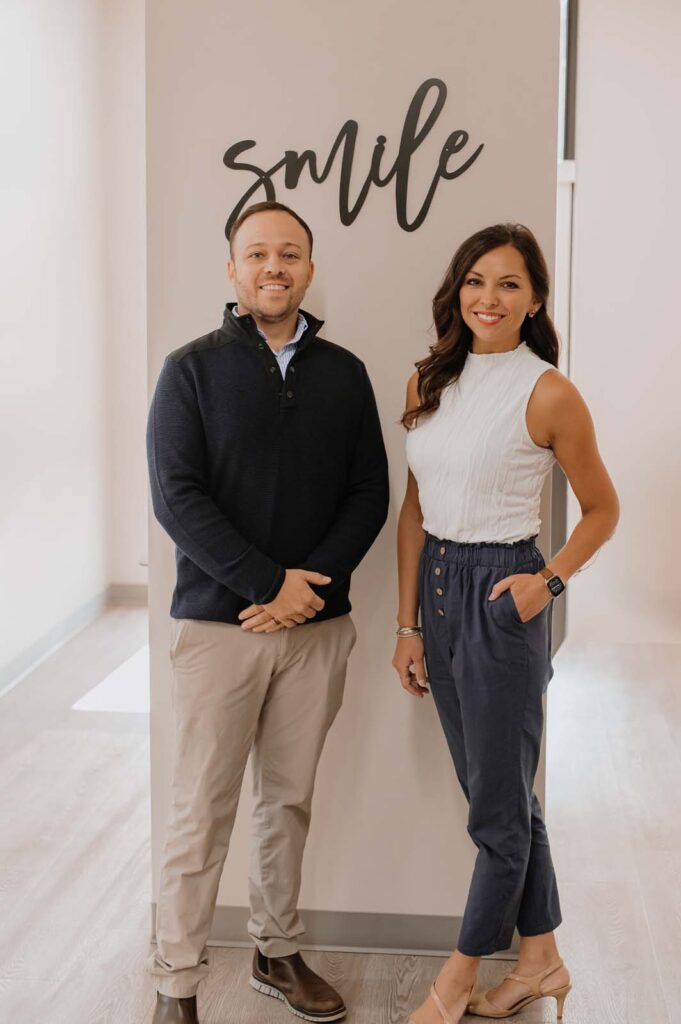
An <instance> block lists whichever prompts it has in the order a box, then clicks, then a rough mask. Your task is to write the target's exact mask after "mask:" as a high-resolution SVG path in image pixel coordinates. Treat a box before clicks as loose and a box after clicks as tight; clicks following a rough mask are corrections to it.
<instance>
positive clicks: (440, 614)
mask: <svg viewBox="0 0 681 1024" xmlns="http://www.w3.org/2000/svg"><path fill="white" fill-rule="evenodd" d="M543 565H544V562H543V559H542V556H541V554H540V552H539V551H538V550H537V548H536V546H535V544H534V541H533V540H527V541H520V542H518V543H517V544H457V543H454V542H453V541H441V540H438V539H437V538H435V537H431V536H427V538H426V543H425V546H424V549H423V554H422V556H421V569H420V599H421V620H422V626H423V640H424V644H425V651H426V666H427V670H428V678H429V679H430V687H431V691H432V694H433V698H434V700H435V705H436V707H437V711H438V714H439V716H440V721H441V723H442V727H443V729H444V733H445V736H446V738H447V743H448V745H449V750H450V752H451V755H452V759H453V761H454V768H455V771H456V774H457V777H458V779H459V782H460V784H461V787H462V789H463V791H464V793H465V795H466V799H467V800H468V804H469V815H468V832H469V835H470V837H471V839H472V840H473V842H474V843H475V845H476V847H477V849H478V855H477V858H476V861H475V869H474V871H473V878H472V880H471V885H470V890H469V893H468V899H467V902H466V909H465V912H464V916H463V922H462V926H461V932H460V935H459V941H458V945H457V948H458V949H459V950H460V952H462V953H464V954H466V955H467V956H486V955H488V954H490V953H494V952H496V951H497V950H502V949H508V947H509V946H510V945H511V942H512V939H513V931H514V929H515V928H516V927H517V928H518V932H519V933H520V935H540V934H543V933H544V932H550V931H553V929H554V928H557V927H558V925H559V924H560V922H561V913H560V903H559V900H558V888H557V885H556V877H555V873H554V870H553V864H552V861H551V851H550V848H549V841H548V836H547V834H546V826H545V824H544V820H543V816H542V809H541V806H540V804H539V800H538V799H537V797H536V796H535V794H534V792H533V785H534V778H535V774H536V771H537V765H538V762H539V748H540V744H541V736H542V730H543V726H544V714H543V708H542V694H543V693H544V691H545V690H546V688H547V686H548V684H549V680H550V679H551V676H552V675H553V669H552V667H551V649H550V622H551V605H550V604H549V605H548V606H547V607H546V608H545V609H544V610H543V611H542V612H540V613H539V615H536V616H535V617H534V618H532V619H530V620H529V622H526V623H523V622H522V621H521V619H520V616H519V615H518V612H517V609H516V606H515V602H514V600H513V596H512V594H511V592H510V590H507V591H505V592H504V593H503V594H502V595H501V597H499V598H497V600H496V601H489V600H488V598H489V594H490V591H491V590H492V587H493V586H494V584H495V583H496V582H497V581H498V580H501V579H504V577H506V576H510V575H512V574H514V573H536V572H537V571H538V570H539V569H540V568H541V567H542V566H543Z"/></svg>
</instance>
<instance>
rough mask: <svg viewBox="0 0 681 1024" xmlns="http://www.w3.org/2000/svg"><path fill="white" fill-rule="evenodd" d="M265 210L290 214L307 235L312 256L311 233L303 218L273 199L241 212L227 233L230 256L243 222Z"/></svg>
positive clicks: (254, 204) (248, 207) (255, 204)
mask: <svg viewBox="0 0 681 1024" xmlns="http://www.w3.org/2000/svg"><path fill="white" fill-rule="evenodd" d="M265 210H280V211H281V212H282V213H288V214H290V215H291V217H293V218H294V219H295V220H297V221H298V223H299V224H300V226H301V227H302V228H304V229H305V234H306V235H307V237H308V241H309V243H310V256H312V241H313V240H312V232H311V231H310V228H309V226H308V225H307V224H306V223H305V221H304V220H303V218H302V217H301V216H300V215H299V214H297V213H296V211H295V210H292V209H291V207H290V206H285V205H284V203H277V202H276V201H275V200H273V199H272V200H268V201H267V202H264V203H253V205H252V206H247V207H246V209H245V210H244V211H243V213H240V214H239V216H238V217H237V219H236V220H235V221H234V223H233V224H232V228H231V230H230V232H229V237H228V241H229V252H230V255H231V253H232V247H233V245H234V238H235V236H236V233H237V231H238V230H239V228H240V227H241V225H242V224H243V222H244V221H245V220H248V218H249V217H252V216H253V214H254V213H263V212H264V211H265Z"/></svg>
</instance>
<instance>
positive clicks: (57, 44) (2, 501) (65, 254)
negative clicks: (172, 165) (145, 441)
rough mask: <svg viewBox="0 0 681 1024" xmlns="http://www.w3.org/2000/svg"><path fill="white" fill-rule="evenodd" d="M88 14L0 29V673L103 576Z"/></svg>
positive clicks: (101, 293)
mask: <svg viewBox="0 0 681 1024" xmlns="http://www.w3.org/2000/svg"><path fill="white" fill-rule="evenodd" d="M100 24H101V22H100V8H99V4H97V3H92V0H70V2H68V3H61V4H59V5H55V4H54V3H53V2H52V0H25V2H21V3H19V2H15V3H6V4H4V5H3V11H2V32H0V76H1V78H0V121H1V122H2V125H3V136H2V142H1V143H0V145H1V157H0V176H1V188H0V193H1V199H0V202H1V203H2V209H1V211H0V213H1V216H0V221H1V222H2V236H1V237H2V241H1V243H0V244H1V246H2V273H0V360H1V362H0V410H1V411H0V437H1V438H2V446H1V447H2V455H1V459H2V462H1V466H0V492H1V497H0V526H1V529H0V565H1V567H2V568H1V570H0V572H1V577H0V578H1V583H0V622H2V629H1V630H0V667H1V666H5V665H7V663H9V662H12V661H13V660H14V659H16V658H17V656H19V655H20V654H21V653H22V652H24V651H25V650H26V649H27V648H29V647H30V646H31V645H32V644H34V643H35V641H36V639H38V638H40V637H41V636H43V635H45V634H46V633H48V632H49V631H50V630H51V629H52V628H53V627H54V626H55V623H58V622H61V621H64V620H67V619H68V618H69V616H71V615H72V614H73V613H74V612H75V611H76V610H78V609H79V608H81V607H82V606H83V605H84V604H86V603H87V602H89V601H90V600H91V599H92V598H93V597H94V596H96V595H97V594H99V593H101V591H102V590H103V589H104V588H105V586H106V584H107V582H108V578H107V577H108V571H107V570H108V556H107V537H106V527H105V512H106V458H105V457H106V443H105V420H104V416H103V415H102V410H103V409H104V407H105V404H106V387H105V342H106V337H107V332H106V291H105V284H106V281H105V273H104V267H105V253H104V231H103V216H102V212H103V186H102V160H101V154H102V147H101V132H102V128H103V126H102V123H101V119H100V116H99V115H100V85H99V83H100V77H99V62H100V42H101V40H100Z"/></svg>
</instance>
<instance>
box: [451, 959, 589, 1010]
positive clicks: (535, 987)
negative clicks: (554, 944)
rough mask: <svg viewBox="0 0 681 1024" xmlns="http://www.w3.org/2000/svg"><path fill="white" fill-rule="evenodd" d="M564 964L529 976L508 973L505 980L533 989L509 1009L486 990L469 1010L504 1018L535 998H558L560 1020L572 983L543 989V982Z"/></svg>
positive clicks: (469, 1006)
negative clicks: (504, 1008) (493, 1001)
mask: <svg viewBox="0 0 681 1024" xmlns="http://www.w3.org/2000/svg"><path fill="white" fill-rule="evenodd" d="M563 966H564V964H563V961H562V960H557V961H556V963H554V964H552V965H551V966H550V967H547V968H546V969H545V970H543V971H540V972H539V974H533V975H531V976H529V977H525V976H524V975H522V974H507V975H506V978H505V979H504V980H506V979H510V980H511V981H519V982H520V983H521V984H522V985H527V987H528V988H529V989H530V990H531V995H529V996H522V998H520V999H519V1000H518V1001H517V1002H515V1003H514V1004H513V1006H509V1008H508V1009H507V1010H502V1009H500V1008H499V1007H498V1006H495V1005H494V1003H491V1002H490V1001H489V999H488V998H487V993H486V992H480V993H479V994H478V995H476V996H473V998H472V999H471V1000H470V1001H469V1003H468V1007H467V1012H468V1013H472V1014H475V1016H476V1017H494V1018H496V1019H497V1020H502V1019H503V1018H504V1017H512V1016H513V1014H515V1013H518V1011H519V1010H522V1008H523V1007H524V1006H527V1005H528V1004H529V1003H534V1002H535V1000H537V999H544V998H545V997H546V998H549V999H555V1000H556V1006H557V1008H558V1020H562V1017H563V1006H564V1004H565V999H566V997H567V994H568V992H569V991H570V989H571V988H572V985H570V984H569V983H568V984H567V985H562V986H561V987H560V988H554V989H548V990H545V991H542V988H541V983H542V981H544V979H545V978H548V976H549V975H550V974H553V973H554V971H557V970H558V969H559V968H560V967H563ZM436 1005H437V1004H436Z"/></svg>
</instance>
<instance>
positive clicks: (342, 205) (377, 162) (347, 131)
mask: <svg viewBox="0 0 681 1024" xmlns="http://www.w3.org/2000/svg"><path fill="white" fill-rule="evenodd" d="M429 93H433V94H434V97H433V103H432V106H431V108H430V111H429V112H428V113H427V115H426V117H425V119H424V121H423V124H422V125H421V126H420V127H419V121H420V119H421V115H422V113H423V109H424V106H425V104H426V100H427V98H428V94H429ZM446 99H447V86H446V85H445V83H444V82H443V81H441V79H439V78H429V79H427V80H426V81H425V82H423V84H422V85H420V86H419V87H418V89H417V90H416V92H415V93H414V98H413V99H412V101H411V103H410V104H409V109H408V110H407V116H406V117H405V119H404V127H403V128H402V136H401V138H400V146H399V151H398V154H397V159H396V160H395V163H394V164H393V165H392V167H390V169H389V170H387V171H385V173H381V162H382V159H383V155H384V151H385V144H386V141H387V140H386V137H385V135H379V136H378V138H377V139H376V145H375V146H374V151H373V154H372V157H371V165H370V168H369V173H368V174H367V176H366V179H365V181H364V183H363V184H362V187H361V188H360V190H359V194H358V195H357V198H356V199H355V201H354V203H352V204H351V202H350V177H351V174H352V164H353V160H354V157H355V147H356V145H357V132H358V129H359V125H358V123H357V121H346V122H345V124H344V125H343V127H342V128H341V130H340V131H339V133H338V135H337V136H336V139H335V141H334V143H333V145H332V147H331V151H330V152H329V155H328V157H327V159H326V163H325V164H324V165H323V167H322V168H321V170H320V169H319V165H318V160H317V154H316V153H315V152H314V150H312V149H306V150H304V151H303V152H302V153H298V152H296V150H294V149H287V150H286V151H285V152H284V156H283V157H282V158H281V160H279V161H278V162H277V163H276V164H273V166H272V167H269V168H267V169H265V168H262V167H258V166H257V165H256V164H250V163H246V162H245V161H243V160H239V157H240V156H241V154H242V153H245V152H246V150H248V149H252V148H253V147H254V146H255V145H256V142H255V141H254V140H253V139H245V140H244V141H242V142H236V143H234V145H233V146H230V147H229V149H228V150H227V152H226V153H225V155H224V157H223V161H224V163H225V165H226V166H227V167H228V168H229V169H230V170H232V171H248V172H249V173H250V174H254V175H255V181H253V183H252V184H251V186H250V187H249V188H248V189H247V190H246V191H245V192H244V194H243V195H242V196H241V199H240V200H239V201H238V203H237V204H236V206H235V207H234V209H233V210H232V212H231V213H230V215H229V218H228V220H227V224H226V225H225V234H226V235H228V236H229V232H230V229H231V227H232V224H233V223H234V221H235V220H236V219H237V217H238V216H239V214H240V213H241V211H242V210H243V208H244V207H245V206H246V204H247V203H248V201H249V200H250V199H251V197H252V196H253V195H254V194H255V193H256V192H257V191H258V189H260V188H262V189H264V192H265V197H266V198H267V199H270V200H271V199H276V191H275V186H274V182H273V180H272V179H273V177H274V175H275V174H277V172H278V171H281V170H283V171H284V186H285V187H286V188H288V189H294V188H296V186H297V185H298V182H299V181H300V176H301V174H302V173H303V171H304V170H305V166H306V165H307V167H308V171H309V175H310V178H311V179H312V181H314V182H316V183H317V184H321V183H322V182H324V181H326V179H327V178H328V176H329V175H330V173H331V170H332V168H333V164H334V161H335V159H336V156H337V154H338V153H339V152H340V151H342V156H341V168H340V188H339V194H338V212H339V215H340V219H341V223H342V224H345V225H349V224H352V223H353V221H354V220H355V219H356V217H357V215H358V214H359V212H360V211H361V209H362V206H363V205H364V201H365V199H366V197H367V195H368V193H369V189H370V188H371V186H372V185H376V186H377V188H385V186H386V185H389V184H390V182H391V181H392V180H393V179H395V212H396V214H397V223H398V224H399V225H400V227H401V228H403V229H404V231H416V229H417V228H420V227H421V225H422V224H423V222H424V220H425V219H426V217H427V215H428V211H429V210H430V206H431V203H432V201H433V197H434V195H435V192H436V189H437V186H438V184H439V182H440V179H441V178H444V179H445V181H451V180H452V179H453V178H458V177H459V176H460V175H462V174H463V173H464V172H465V171H467V170H468V168H469V167H470V166H471V165H472V164H473V163H475V161H476V160H477V159H478V157H479V156H480V153H481V152H482V150H483V148H484V143H482V144H481V145H479V146H478V148H477V149H476V150H474V151H473V152H472V153H471V155H470V156H469V157H468V158H467V159H466V160H464V161H463V162H462V163H460V164H458V166H455V167H452V166H451V162H452V158H453V157H454V156H456V155H457V154H458V153H461V151H462V150H463V149H464V148H465V147H466V145H467V144H468V132H466V131H463V130H462V129H457V130H456V131H453V132H451V133H450V134H449V135H448V136H447V138H446V139H445V142H444V145H443V146H442V149H441V151H440V157H439V159H438V163H437V167H436V169H435V173H434V175H433V178H432V180H431V183H430V186H429V188H428V191H427V193H426V196H425V198H424V200H423V203H422V205H421V208H420V209H419V212H418V213H417V214H416V216H415V217H414V219H413V220H411V221H410V220H409V217H408V214H407V197H408V193H409V168H410V164H411V158H412V156H413V155H414V153H415V152H416V150H417V149H418V148H419V146H420V145H421V143H422V142H423V141H424V139H425V138H426V136H427V135H428V134H429V133H430V131H431V130H432V128H433V127H434V125H435V122H436V121H437V119H438V117H439V116H440V113H441V112H442V108H443V107H444V105H445V100H446Z"/></svg>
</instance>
